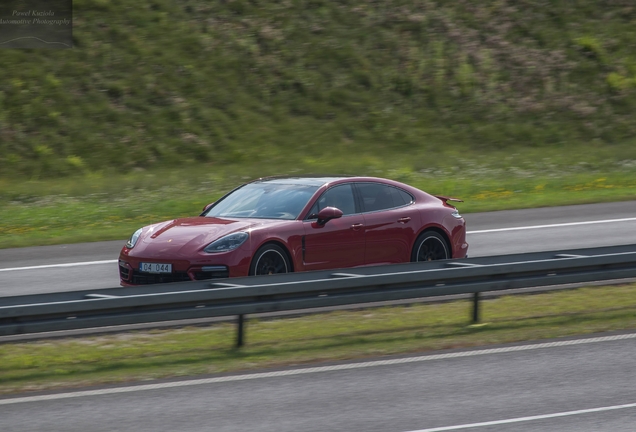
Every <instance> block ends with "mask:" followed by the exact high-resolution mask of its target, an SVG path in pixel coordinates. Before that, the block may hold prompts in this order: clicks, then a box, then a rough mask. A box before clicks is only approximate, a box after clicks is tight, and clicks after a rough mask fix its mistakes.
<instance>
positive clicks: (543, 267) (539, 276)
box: [0, 245, 636, 346]
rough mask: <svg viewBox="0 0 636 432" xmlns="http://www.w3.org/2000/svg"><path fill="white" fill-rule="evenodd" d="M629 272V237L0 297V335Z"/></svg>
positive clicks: (633, 266) (634, 257)
mask: <svg viewBox="0 0 636 432" xmlns="http://www.w3.org/2000/svg"><path fill="white" fill-rule="evenodd" d="M633 277H636V245H629V246H618V247H605V248H592V249H576V250H566V251H558V252H541V253H532V254H517V255H504V256H493V257H482V258H467V259H462V260H450V261H433V262H423V263H408V264H396V265H385V266H374V267H357V268H348V269H339V270H329V271H317V272H302V273H291V274H283V275H272V276H252V277H245V278H233V279H215V280H208V281H196V282H179V283H170V284H157V285H148V286H139V287H118V288H109V289H100V290H87V291H73V292H64V293H53V294H35V295H26V296H13V297H2V298H0V335H16V334H25V333H38V332H49V331H56V330H71V329H80V328H92V327H103V326H117V325H126V324H138V323H149V322H159V321H170V320H182V319H192V318H205V317H218V316H233V315H237V316H238V317H239V319H238V335H237V345H238V346H241V345H243V342H244V337H243V335H244V316H245V315H247V314H254V313H263V312H276V311H285V310H301V309H311V308H319V307H329V306H339V305H348V304H359V303H371V302H381V301H389V300H401V299H414V298H424V297H432V296H447V295H455V294H473V321H475V322H477V321H478V320H479V293H481V292H486V291H501V290H509V289H516V288H527V287H538V286H547V285H559V284H570V283H578V282H591V281H602V280H609V279H623V278H633Z"/></svg>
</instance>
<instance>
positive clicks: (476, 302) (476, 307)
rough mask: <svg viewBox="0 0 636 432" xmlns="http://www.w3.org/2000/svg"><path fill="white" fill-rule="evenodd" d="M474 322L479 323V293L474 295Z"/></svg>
mask: <svg viewBox="0 0 636 432" xmlns="http://www.w3.org/2000/svg"><path fill="white" fill-rule="evenodd" d="M473 322H474V323H478V322H479V292H476V293H474V294H473Z"/></svg>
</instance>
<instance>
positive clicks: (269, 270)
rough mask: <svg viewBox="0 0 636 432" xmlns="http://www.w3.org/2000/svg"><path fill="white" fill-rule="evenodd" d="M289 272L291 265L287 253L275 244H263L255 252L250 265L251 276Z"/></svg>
mask: <svg viewBox="0 0 636 432" xmlns="http://www.w3.org/2000/svg"><path fill="white" fill-rule="evenodd" d="M289 272H291V265H290V263H289V258H287V253H286V252H285V251H284V250H283V248H281V247H280V246H278V245H275V244H267V245H264V246H261V247H260V248H259V249H258V250H257V251H256V253H255V254H254V257H253V258H252V264H251V265H250V276H255V275H271V274H277V273H289Z"/></svg>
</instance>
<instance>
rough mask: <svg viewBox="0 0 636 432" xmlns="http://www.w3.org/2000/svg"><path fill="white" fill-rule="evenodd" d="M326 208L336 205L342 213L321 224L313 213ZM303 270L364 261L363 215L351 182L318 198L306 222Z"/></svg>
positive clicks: (355, 263)
mask: <svg viewBox="0 0 636 432" xmlns="http://www.w3.org/2000/svg"><path fill="white" fill-rule="evenodd" d="M325 207H336V208H338V209H340V210H341V211H342V213H343V214H342V216H341V217H340V218H337V219H331V220H330V221H328V222H327V223H325V224H318V223H317V219H316V218H315V217H312V216H311V215H312V214H313V215H315V214H317V213H318V212H319V211H320V210H322V209H323V208H325ZM303 224H304V232H305V235H304V237H303V239H302V246H303V247H302V249H303V266H304V270H324V269H330V268H341V267H355V266H360V265H363V264H364V218H363V217H362V215H361V214H360V212H359V211H358V209H357V206H356V200H355V196H354V193H353V188H352V186H351V184H349V183H346V184H340V185H336V186H334V187H332V188H329V189H327V190H326V191H325V192H324V193H323V194H322V195H321V196H320V198H318V200H317V201H316V203H315V204H314V206H313V207H312V209H311V210H310V211H309V216H308V217H307V218H306V220H305V221H304V222H303Z"/></svg>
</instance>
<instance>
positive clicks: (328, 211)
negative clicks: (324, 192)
mask: <svg viewBox="0 0 636 432" xmlns="http://www.w3.org/2000/svg"><path fill="white" fill-rule="evenodd" d="M340 217H342V210H340V209H338V208H335V207H325V208H324V209H322V210H320V211H319V212H318V220H317V221H316V222H317V223H318V225H324V224H326V223H327V222H329V221H330V220H331V219H338V218H340Z"/></svg>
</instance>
